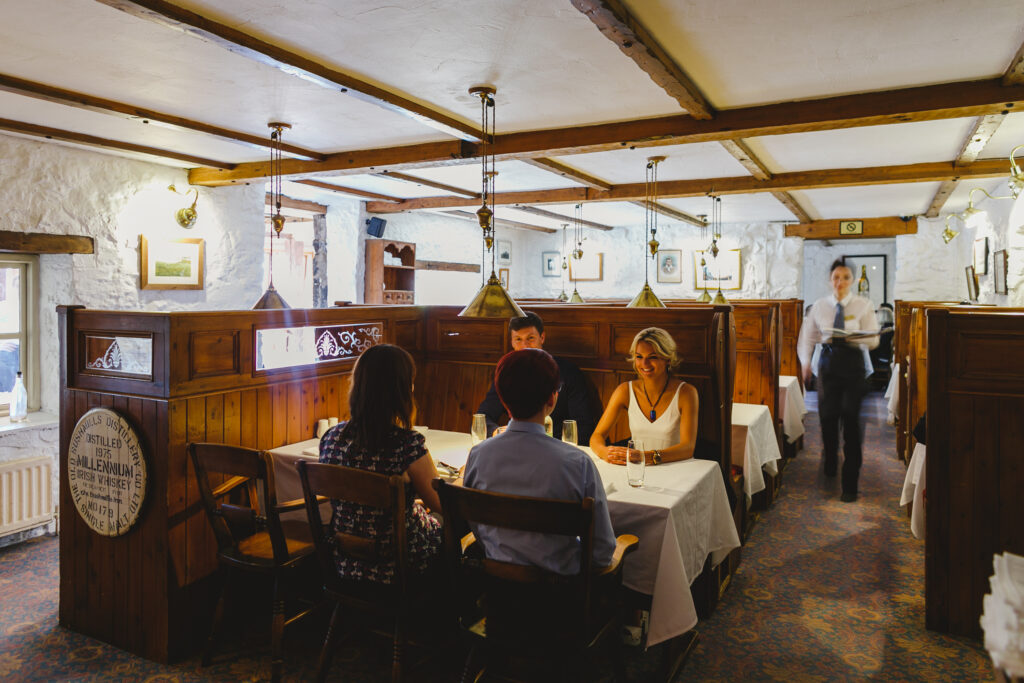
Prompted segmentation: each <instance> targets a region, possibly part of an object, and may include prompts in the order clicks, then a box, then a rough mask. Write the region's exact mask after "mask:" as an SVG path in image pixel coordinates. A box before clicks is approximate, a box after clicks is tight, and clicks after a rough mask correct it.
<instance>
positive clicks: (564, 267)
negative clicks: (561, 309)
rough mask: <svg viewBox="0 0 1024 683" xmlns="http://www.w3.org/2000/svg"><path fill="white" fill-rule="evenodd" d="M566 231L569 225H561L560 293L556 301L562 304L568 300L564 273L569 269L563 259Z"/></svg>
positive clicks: (564, 258) (566, 260)
mask: <svg viewBox="0 0 1024 683" xmlns="http://www.w3.org/2000/svg"><path fill="white" fill-rule="evenodd" d="M568 229H569V224H568V223H562V293H561V294H559V295H558V300H559V301H561V302H562V303H563V304H564V303H565V302H566V301H568V300H569V295H568V294H566V293H565V271H567V270H568V269H569V262H568V259H566V257H565V233H566V231H567V230H568Z"/></svg>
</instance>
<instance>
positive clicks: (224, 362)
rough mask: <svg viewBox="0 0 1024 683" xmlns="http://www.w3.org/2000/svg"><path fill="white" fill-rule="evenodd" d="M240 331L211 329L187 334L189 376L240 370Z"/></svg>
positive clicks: (232, 372)
mask: <svg viewBox="0 0 1024 683" xmlns="http://www.w3.org/2000/svg"><path fill="white" fill-rule="evenodd" d="M240 338H241V332H240V331H238V330H211V331H209V332H193V333H191V334H190V335H189V344H188V360H189V377H191V378H193V379H195V378H197V377H212V376H216V375H237V374H239V373H240V372H242V356H241V351H242V346H241V339H240Z"/></svg>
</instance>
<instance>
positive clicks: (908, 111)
mask: <svg viewBox="0 0 1024 683" xmlns="http://www.w3.org/2000/svg"><path fill="white" fill-rule="evenodd" d="M1022 107H1024V85H1014V86H1006V87H1004V86H1003V85H1002V80H1001V79H998V78H996V79H989V80H983V81H971V82H963V83H944V84H941V85H929V86H922V87H917V88H904V89H901V90H887V91H882V92H872V93H862V94H858V95H842V96H839V97H828V98H824V99H818V100H804V101H800V102H782V103H779V104H768V105H762V106H757V107H745V108H741V109H729V110H726V111H720V112H718V115H717V116H716V117H715V118H714V119H710V120H705V121H698V120H695V119H693V118H692V117H690V116H688V115H676V116H663V117H658V118H652V119H641V120H636V121H620V122H617V123H603V124H595V125H590V126H573V127H569V128H556V129H547V130H537V131H528V132H522V133H509V134H506V135H499V136H497V137H496V139H495V144H494V151H495V154H496V155H497V156H498V158H499V159H501V160H506V159H517V160H525V159H530V158H536V157H550V156H560V155H569V154H582V153H589V152H602V151H609V150H616V149H628V148H629V147H653V146H659V145H677V144H687V143H693V142H718V141H722V140H734V139H737V138H748V137H756V136H766V135H784V134H787V133H805V132H811V131H822V130H835V129H840V128H856V127H862V126H877V125H884V124H893V123H908V122H911V121H930V120H937V119H950V118H964V117H968V116H986V115H988V114H1001V113H1005V112H1009V111H1015V110H1016V109H1018V108H1022ZM478 154H479V146H478V145H476V144H474V143H469V142H464V141H461V142H460V141H454V140H453V141H451V142H447V143H426V144H418V145H410V146H405V147H389V148H383V149H375V150H360V151H352V152H342V153H338V154H331V155H329V156H328V157H327V159H326V160H325V161H322V162H317V161H300V160H297V159H285V160H283V161H282V164H281V165H282V172H283V173H284V175H285V176H302V175H317V174H325V173H333V174H335V175H337V174H339V173H347V174H354V173H366V172H368V171H369V172H378V171H381V170H384V169H395V168H404V169H409V168H416V167H423V166H437V165H442V164H451V163H466V162H467V161H468V160H470V159H473V158H475V157H476V156H477V155H478ZM267 167H268V164H267V162H257V163H251V164H238V166H237V167H236V168H235V169H233V170H231V171H216V170H211V169H202V168H198V169H193V170H192V172H191V173H190V174H189V182H190V183H191V184H193V185H229V184H232V183H239V182H248V181H249V180H252V179H254V178H263V177H266V176H267V175H268V168H267Z"/></svg>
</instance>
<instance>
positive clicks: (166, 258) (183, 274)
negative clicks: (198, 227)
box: [139, 235, 205, 289]
mask: <svg viewBox="0 0 1024 683" xmlns="http://www.w3.org/2000/svg"><path fill="white" fill-rule="evenodd" d="M204 253H205V243H204V240H202V239H195V238H183V239H176V240H164V239H153V240H149V239H147V238H146V236H145V235H139V261H140V263H139V279H140V285H139V286H140V288H141V289H202V288H203V281H204V268H205V266H204V258H205V255H204Z"/></svg>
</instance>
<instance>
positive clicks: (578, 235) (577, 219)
mask: <svg viewBox="0 0 1024 683" xmlns="http://www.w3.org/2000/svg"><path fill="white" fill-rule="evenodd" d="M573 237H574V238H575V242H576V248H575V249H573V250H572V258H573V259H575V260H576V261H582V260H583V240H585V239H586V237H584V236H583V204H582V203H580V204H577V205H576V209H575V212H574V213H573ZM577 272H579V266H577ZM569 303H571V304H585V303H587V302H586V301H584V300H583V297H582V296H580V290H579V289H577V288H576V280H573V281H572V296H571V297H569Z"/></svg>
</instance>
